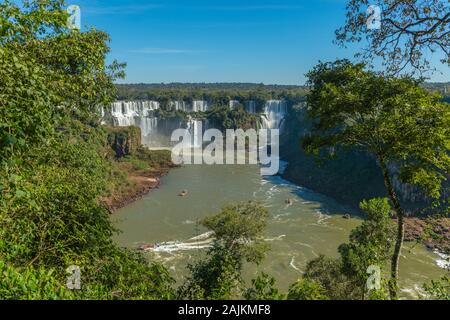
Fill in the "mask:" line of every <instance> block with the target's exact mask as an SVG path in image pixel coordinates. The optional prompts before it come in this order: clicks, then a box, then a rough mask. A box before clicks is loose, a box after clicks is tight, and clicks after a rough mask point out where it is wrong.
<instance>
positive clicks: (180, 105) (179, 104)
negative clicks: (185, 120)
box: [170, 101, 188, 112]
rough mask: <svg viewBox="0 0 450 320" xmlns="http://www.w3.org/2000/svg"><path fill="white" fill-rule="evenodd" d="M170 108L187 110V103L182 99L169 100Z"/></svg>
mask: <svg viewBox="0 0 450 320" xmlns="http://www.w3.org/2000/svg"><path fill="white" fill-rule="evenodd" d="M170 108H171V109H172V110H176V111H184V112H188V108H187V104H186V102H184V101H171V102H170Z"/></svg>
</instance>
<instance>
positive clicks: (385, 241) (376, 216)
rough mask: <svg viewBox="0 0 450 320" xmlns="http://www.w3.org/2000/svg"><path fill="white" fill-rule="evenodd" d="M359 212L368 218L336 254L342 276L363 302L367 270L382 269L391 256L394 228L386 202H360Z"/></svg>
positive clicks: (380, 200) (389, 208)
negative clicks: (352, 282)
mask: <svg viewBox="0 0 450 320" xmlns="http://www.w3.org/2000/svg"><path fill="white" fill-rule="evenodd" d="M361 209H362V210H363V211H364V212H365V213H366V215H367V218H366V220H365V221H364V222H363V223H362V225H361V226H359V227H357V228H356V229H354V230H353V231H352V232H351V234H350V242H349V243H346V244H342V245H341V246H340V247H339V252H340V254H341V259H342V268H343V272H344V273H345V274H346V275H347V276H348V277H349V278H352V279H353V281H355V286H357V287H358V288H360V290H361V292H362V297H363V298H364V297H365V296H366V294H367V292H366V290H367V289H366V283H367V280H368V278H369V274H368V273H367V269H368V267H369V266H377V267H379V268H380V270H383V269H384V267H385V266H386V264H387V262H388V261H389V259H390V257H391V256H392V251H393V244H394V242H395V228H394V225H393V224H392V220H391V217H390V214H391V206H390V205H389V202H388V199H372V200H369V201H363V202H362V203H361Z"/></svg>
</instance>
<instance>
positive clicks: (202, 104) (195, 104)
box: [192, 100, 208, 112]
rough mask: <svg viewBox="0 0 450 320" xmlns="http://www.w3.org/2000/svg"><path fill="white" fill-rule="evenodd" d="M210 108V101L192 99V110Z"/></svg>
mask: <svg viewBox="0 0 450 320" xmlns="http://www.w3.org/2000/svg"><path fill="white" fill-rule="evenodd" d="M206 110H208V102H206V101H204V100H194V101H192V112H200V111H206Z"/></svg>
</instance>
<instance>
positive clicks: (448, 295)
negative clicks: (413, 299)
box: [424, 276, 450, 300]
mask: <svg viewBox="0 0 450 320" xmlns="http://www.w3.org/2000/svg"><path fill="white" fill-rule="evenodd" d="M424 289H425V291H426V293H427V294H428V298H429V299H433V300H450V276H445V277H443V278H442V279H441V280H438V281H431V283H430V284H426V285H424Z"/></svg>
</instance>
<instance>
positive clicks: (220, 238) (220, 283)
mask: <svg viewBox="0 0 450 320" xmlns="http://www.w3.org/2000/svg"><path fill="white" fill-rule="evenodd" d="M267 216H268V212H267V210H266V209H265V208H264V207H262V206H261V205H259V204H257V203H254V202H246V203H240V204H236V205H229V206H226V207H224V208H223V209H222V212H220V213H219V214H217V215H215V216H213V217H209V218H206V219H204V220H203V221H202V225H203V226H205V227H206V228H208V229H209V230H211V231H213V232H214V234H215V240H214V243H213V245H212V247H211V248H210V249H209V250H208V252H207V253H206V257H205V258H204V259H201V260H200V261H198V262H197V263H195V264H194V265H189V266H188V268H189V270H190V272H191V274H190V276H189V277H188V278H187V279H186V281H185V282H184V284H183V285H182V286H181V287H180V289H179V291H178V295H179V297H180V298H183V299H208V300H221V299H231V298H232V297H234V296H239V295H240V294H241V291H242V289H241V287H242V283H243V280H242V276H241V271H242V268H243V264H244V262H247V263H255V264H259V263H260V262H261V260H262V259H263V257H264V254H265V251H266V250H267V246H266V245H265V243H264V242H263V239H262V235H263V232H264V230H265V227H266V224H267V221H266V220H267Z"/></svg>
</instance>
